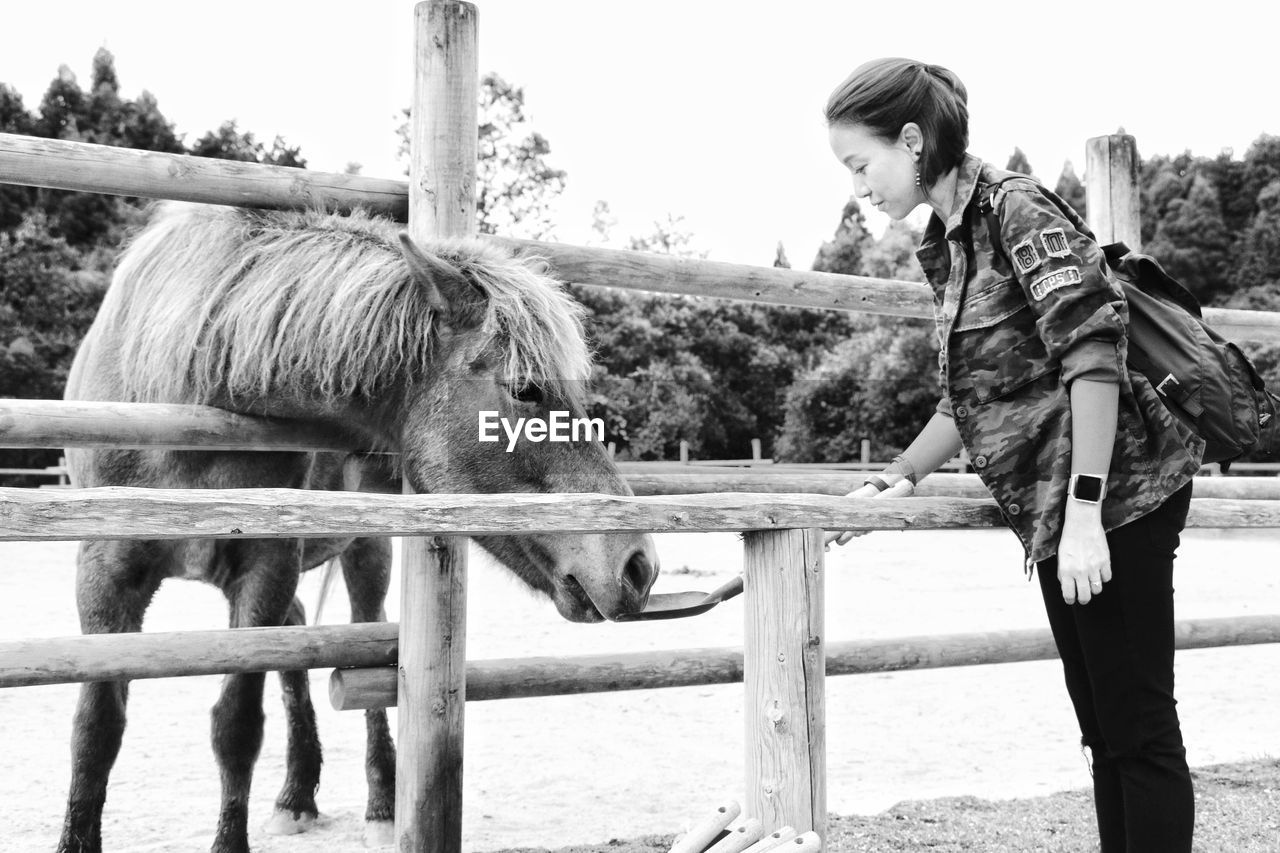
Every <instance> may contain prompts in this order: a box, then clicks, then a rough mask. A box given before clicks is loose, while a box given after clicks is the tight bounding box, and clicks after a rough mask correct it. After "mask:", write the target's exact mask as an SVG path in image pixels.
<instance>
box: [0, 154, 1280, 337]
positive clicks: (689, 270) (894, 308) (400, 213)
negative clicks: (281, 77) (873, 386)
mask: <svg viewBox="0 0 1280 853" xmlns="http://www.w3.org/2000/svg"><path fill="white" fill-rule="evenodd" d="M0 183H11V184H25V185H29V186H40V187H48V188H52V189H64V190H79V191H84V192H97V193H109V194H113V195H125V196H142V197H146V198H173V199H179V200H185V201H197V202H203V203H207V204H228V205H239V206H244V207H262V208H298V207H307V206H323V207H326V208H328V209H333V210H350V209H351V208H353V207H356V206H362V207H366V208H368V209H370V210H373V211H375V212H378V213H383V214H385V215H388V216H390V217H392V218H394V219H397V220H400V221H404V220H405V219H406V218H407V212H408V183H407V182H405V181H395V180H389V179H377V178H364V177H361V176H357V175H335V174H326V173H321V172H312V171H309V170H306V169H292V168H288V167H283V166H265V165H261V164H257V163H236V162H232V161H226V160H214V159H209V158H203V157H191V156H189V155H184V154H159V153H155V152H149V151H138V150H135V149H131V148H113V147H111V146H106V145H92V144H89V143H84V142H69V141H66V140H51V139H40V138H37V137H30V136H18V135H16V134H10V133H0ZM489 239H492V240H494V241H495V242H498V243H501V244H502V245H505V246H508V247H510V248H516V249H520V250H522V251H529V252H532V253H534V254H537V255H541V256H542V257H545V258H546V259H547V260H548V261H549V262H550V263H551V265H552V267H554V269H555V274H556V275H557V276H558V277H559V278H561V279H563V280H565V281H569V282H575V283H578V284H587V285H593V286H604V287H619V288H627V289H636V290H645V291H654V292H659V293H679V294H686V295H696V296H712V297H719V298H725V299H737V300H743V301H748V302H764V303H770V304H776V305H793V306H798V307H807V308H827V309H836V310H844V311H860V312H864V313H868V314H883V315H889V316H897V317H917V318H931V317H932V316H933V308H932V296H931V295H930V291H929V288H928V287H926V286H925V285H922V284H916V283H914V282H905V281H894V280H892V279H878V278H864V277H861V276H848V275H838V274H835V273H821V272H813V271H803V270H786V269H776V268H773V267H759V266H753V265H749V264H731V263H725V262H721V261H707V260H698V259H691V258H676V257H672V256H670V255H658V254H653V253H649V252H634V251H628V250H623V249H601V248H595V247H585V246H572V245H568V244H562V243H546V242H537V241H532V240H515V239H510V238H497V237H493V238H489ZM1204 316H1205V319H1206V320H1208V321H1209V322H1210V323H1212V324H1213V325H1214V327H1215V328H1217V329H1218V330H1219V331H1220V332H1222V333H1223V334H1224V335H1225V336H1226V337H1228V338H1231V339H1233V340H1237V341H1257V342H1264V343H1280V313H1272V312H1265V311H1244V310H1239V309H1227V308H1205V309H1204Z"/></svg>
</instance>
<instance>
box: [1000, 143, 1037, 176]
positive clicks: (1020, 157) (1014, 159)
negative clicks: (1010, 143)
mask: <svg viewBox="0 0 1280 853" xmlns="http://www.w3.org/2000/svg"><path fill="white" fill-rule="evenodd" d="M1005 168H1006V169H1008V170H1009V171H1010V172H1017V173H1018V174H1020V175H1029V176H1031V177H1033V178H1034V177H1035V173H1034V172H1033V171H1032V170H1031V161H1029V160H1028V159H1027V155H1026V154H1023V153H1022V149H1021V148H1018V147H1016V146H1015V147H1014V149H1013V154H1011V155H1010V156H1009V162H1008V163H1006V164H1005Z"/></svg>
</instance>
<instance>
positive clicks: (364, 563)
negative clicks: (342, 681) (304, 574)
mask: <svg viewBox="0 0 1280 853" xmlns="http://www.w3.org/2000/svg"><path fill="white" fill-rule="evenodd" d="M341 562H342V579H343V581H344V582H345V583H346V586H347V596H348V598H350V600H351V621H352V622H385V621H386V619H387V613H386V610H385V609H384V605H385V603H386V599H387V587H388V585H389V584H390V582H391V540H390V539H386V538H363V539H356V540H354V541H353V542H352V543H351V544H350V545H349V546H348V547H347V549H346V550H345V551H343V552H342V555H341ZM364 721H365V731H366V744H365V777H366V779H367V780H368V783H369V800H368V804H367V806H366V808H365V814H364V819H365V836H364V840H365V844H366V845H367V846H370V847H378V846H381V845H384V844H391V843H393V842H394V838H395V832H394V825H393V824H394V820H395V803H396V747H395V743H394V742H393V741H392V740H391V728H390V726H388V725H387V712H386V710H385V709H383V708H373V709H370V710H368V711H365V712H364Z"/></svg>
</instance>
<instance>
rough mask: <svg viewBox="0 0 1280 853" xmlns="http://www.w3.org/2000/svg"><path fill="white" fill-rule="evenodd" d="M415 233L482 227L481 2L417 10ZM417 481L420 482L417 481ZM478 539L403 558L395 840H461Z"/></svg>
mask: <svg viewBox="0 0 1280 853" xmlns="http://www.w3.org/2000/svg"><path fill="white" fill-rule="evenodd" d="M414 25H415V34H416V47H415V50H416V64H415V80H414V95H413V116H412V119H413V130H412V134H413V135H412V137H411V139H410V152H411V164H410V172H409V175H410V180H409V234H410V236H411V237H413V238H414V239H415V240H418V241H427V240H430V239H432V238H435V237H449V236H456V235H460V234H467V233H470V232H471V231H473V230H474V228H475V186H476V110H477V99H478V95H479V82H478V81H479V73H478V64H477V53H476V42H477V33H478V21H477V14H476V7H475V6H474V5H472V4H471V3H461V2H456V0H430V2H425V3H419V4H418V5H417V7H416V8H415V10H414ZM405 490H406V491H411V489H410V487H409V486H408V484H407V483H406V485H405ZM466 558H467V540H466V539H465V538H464V537H445V536H433V537H425V538H406V539H405V540H404V557H403V561H402V563H401V573H402V580H401V597H400V667H399V681H398V688H397V690H398V697H397V703H398V705H399V712H398V713H399V727H398V745H397V750H396V821H395V835H396V850H397V851H399V853H428V851H429V853H459V851H461V850H462V742H463V736H462V735H463V710H464V708H465V703H466V636H467V619H466V609H467V559H466Z"/></svg>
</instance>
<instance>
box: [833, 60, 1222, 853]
mask: <svg viewBox="0 0 1280 853" xmlns="http://www.w3.org/2000/svg"><path fill="white" fill-rule="evenodd" d="M966 97H967V96H966V91H965V88H964V86H963V84H962V83H961V82H960V80H959V79H958V78H957V77H956V76H955V75H954V74H953V73H951V72H950V71H948V70H946V69H944V68H940V67H938V66H936V65H926V64H923V63H919V62H913V61H911V60H906V59H881V60H875V61H873V62H868V63H866V64H865V65H863V66H861V67H860V68H858V69H857V70H856V71H854V73H853V74H852V75H851V76H850V77H849V78H848V79H847V80H845V81H844V82H843V83H841V84H840V86H839V87H837V88H836V90H835V91H834V92H833V93H832V95H831V97H830V99H829V101H828V103H827V109H826V118H827V125H828V129H829V132H830V142H831V148H832V151H833V152H834V153H835V156H836V159H838V160H839V161H840V162H841V163H843V164H844V165H845V166H846V167H847V168H848V169H849V171H850V172H851V173H852V174H853V185H854V191H855V195H856V196H857V197H858V198H860V199H866V200H868V201H869V202H870V203H871V204H872V206H874V207H875V208H877V209H878V210H881V211H883V212H884V213H886V214H887V215H888V216H889V217H891V218H893V219H902V218H903V217H905V216H907V215H908V214H909V213H911V212H912V211H913V210H915V209H916V208H917V207H918V206H919V205H921V204H928V205H929V207H931V208H932V209H933V215H932V216H931V217H930V220H929V224H928V226H927V228H926V230H925V233H924V238H923V240H922V242H921V245H920V249H919V251H918V252H917V256H918V258H919V260H920V264H921V266H922V267H923V268H924V271H925V274H926V277H927V278H928V281H929V284H930V286H931V287H932V289H933V293H934V309H935V310H934V314H935V320H936V322H937V327H938V337H939V341H940V344H941V351H940V354H939V365H940V368H941V381H942V386H943V388H944V389H945V393H944V395H943V398H942V401H941V402H940V403H939V405H938V409H937V413H936V414H935V415H934V416H933V417H932V418H931V419H930V420H929V422H928V423H927V424H926V425H925V426H924V429H923V430H922V431H921V432H920V434H919V436H917V438H916V439H915V440H914V441H913V442H912V443H911V446H910V447H908V448H907V449H906V451H905V452H904V453H903V454H902V455H901V456H900V457H898V458H897V459H895V460H894V462H893V463H892V464H891V465H890V466H889V467H888V468H886V469H885V470H884V471H883V472H881V473H880V474H879V475H877V476H874V477H870V478H868V480H867V483H866V485H864V486H863V487H862V488H860V489H858V490H857V491H855V492H852V493H851V494H852V495H853V496H854V497H883V496H898V495H904V494H910V493H911V492H912V490H913V488H914V484H915V482H916V480H917V479H918V477H922V476H925V475H926V474H928V473H929V472H931V471H933V470H935V469H936V468H937V467H938V466H940V465H942V464H943V463H944V462H946V461H947V460H949V459H950V458H951V457H952V456H953V455H955V453H956V452H958V451H959V450H960V448H961V447H962V446H963V447H964V448H965V449H966V450H967V451H968V453H969V457H970V459H971V461H972V464H973V466H974V469H975V470H976V471H977V473H978V475H979V477H980V478H981V479H982V481H983V483H984V484H986V486H987V487H988V489H990V491H991V494H992V496H993V497H994V498H995V500H996V503H997V505H998V506H999V508H1000V511H1001V513H1002V514H1003V516H1004V519H1005V521H1006V523H1007V524H1008V526H1009V527H1010V528H1011V529H1012V530H1013V532H1014V533H1015V534H1017V536H1018V538H1019V539H1020V540H1021V542H1022V544H1023V547H1024V549H1025V551H1026V558H1027V564H1026V567H1027V571H1033V569H1038V572H1037V574H1038V575H1039V579H1040V588H1041V591H1042V593H1043V596H1044V602H1045V608H1046V610H1047V612H1048V616H1049V624H1050V626H1051V628H1052V630H1053V636H1054V641H1055V642H1056V644H1057V647H1058V652H1059V654H1060V656H1061V658H1062V662H1063V667H1064V670H1065V675H1066V682H1067V691H1068V693H1069V695H1070V697H1071V701H1072V704H1073V705H1074V707H1075V712H1076V717H1077V719H1078V720H1079V724H1080V731H1081V734H1082V743H1083V744H1084V746H1087V747H1089V750H1090V753H1091V755H1092V773H1093V782H1094V801H1095V807H1096V812H1097V818H1098V830H1099V834H1100V836H1101V841H1102V850H1103V851H1104V853H1117V851H1127V853H1137V851H1160V853H1178V851H1189V850H1191V834H1192V825H1193V822H1194V800H1193V795H1192V787H1191V776H1190V772H1189V770H1188V768H1187V762H1186V752H1185V750H1184V749H1183V745H1182V733H1181V730H1180V727H1179V723H1178V715H1177V711H1176V709H1175V702H1174V698H1173V560H1174V552H1175V549H1176V548H1177V546H1178V535H1179V533H1180V532H1181V530H1182V527H1183V524H1184V523H1185V521H1186V514H1187V507H1188V502H1189V500H1190V497H1191V481H1192V478H1193V477H1194V476H1195V473H1196V471H1197V470H1199V467H1200V457H1201V453H1202V450H1203V442H1202V441H1201V440H1200V439H1199V438H1198V437H1197V436H1195V435H1194V434H1192V433H1191V432H1190V431H1189V430H1188V429H1187V428H1186V427H1185V426H1183V425H1182V424H1181V422H1179V421H1177V420H1176V419H1175V418H1173V417H1172V416H1171V415H1170V414H1169V412H1168V410H1167V409H1165V407H1164V405H1163V404H1162V403H1161V402H1160V399H1159V398H1158V397H1157V395H1156V392H1155V390H1154V389H1153V388H1152V387H1151V385H1150V383H1149V382H1147V380H1146V379H1145V378H1144V377H1142V376H1141V375H1140V374H1137V373H1130V372H1129V371H1128V370H1127V369H1126V367H1125V346H1126V333H1125V325H1126V320H1127V309H1126V305H1125V302H1124V297H1123V295H1122V294H1121V292H1120V290H1119V288H1118V287H1115V286H1113V284H1112V282H1111V280H1110V278H1109V277H1108V275H1107V268H1106V263H1105V261H1104V259H1103V256H1102V252H1101V250H1100V249H1099V247H1098V245H1097V243H1096V242H1095V241H1094V239H1093V235H1092V233H1091V232H1090V231H1089V230H1088V228H1087V227H1086V226H1085V225H1084V223H1083V222H1082V221H1080V219H1079V217H1078V216H1077V215H1076V214H1075V213H1074V212H1073V211H1072V210H1071V209H1070V208H1069V207H1068V206H1067V205H1066V204H1065V203H1063V202H1062V201H1061V200H1060V199H1059V198H1058V197H1057V196H1055V195H1054V194H1053V193H1051V192H1049V191H1048V190H1046V189H1045V188H1044V187H1042V186H1040V184H1038V183H1037V182H1035V181H1034V180H1032V179H1031V178H1027V177H1025V176H1016V175H1013V174H1012V173H1009V172H1004V171H1001V170H998V169H995V168H993V167H991V166H989V165H987V164H984V163H983V162H982V161H980V160H978V159H977V158H975V157H973V156H972V155H970V154H968V153H967V151H966V149H967V146H968V139H969V133H968V109H967V106H966ZM852 535H853V534H852V533H851V532H848V531H846V532H843V533H836V532H832V533H829V534H828V535H827V541H828V542H829V543H830V542H835V543H836V544H841V545H843V544H844V543H845V542H847V541H849V539H850V538H851V536H852Z"/></svg>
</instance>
